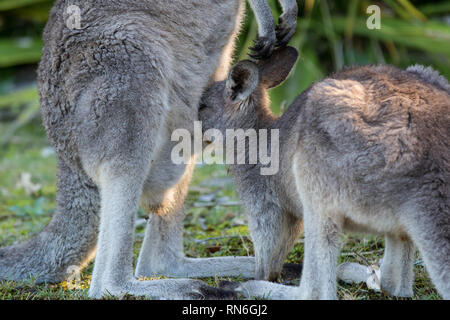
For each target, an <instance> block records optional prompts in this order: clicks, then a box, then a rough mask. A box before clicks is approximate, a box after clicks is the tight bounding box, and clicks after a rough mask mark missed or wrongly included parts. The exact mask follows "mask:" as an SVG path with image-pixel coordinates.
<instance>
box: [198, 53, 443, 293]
mask: <svg viewBox="0 0 450 320" xmlns="http://www.w3.org/2000/svg"><path fill="white" fill-rule="evenodd" d="M296 59H297V51H296V50H295V49H294V48H291V47H287V48H284V49H283V48H282V49H279V50H277V51H276V52H274V54H273V55H272V56H271V58H269V59H268V60H262V61H260V62H259V63H258V64H255V63H253V62H251V61H243V62H240V63H238V64H237V65H236V66H234V67H233V68H232V70H231V71H230V73H229V77H228V79H227V80H226V81H221V82H216V83H214V84H213V85H211V86H210V88H209V89H208V90H207V91H206V92H205V94H204V96H203V98H202V102H201V105H200V111H199V117H200V119H201V120H203V129H204V130H208V129H210V128H217V129H219V130H225V128H230V129H237V128H242V129H250V128H254V129H279V136H280V141H279V148H280V149H279V154H280V170H279V172H278V173H277V174H275V175H272V176H262V175H260V167H261V165H249V164H244V165H242V164H241V165H230V171H231V173H232V174H233V176H234V178H235V181H236V185H237V189H238V192H239V194H240V197H241V199H242V201H243V203H244V205H245V207H246V211H247V212H248V215H249V226H250V233H251V237H252V239H253V241H254V245H255V256H256V269H257V271H256V274H257V277H258V278H260V279H275V278H276V277H277V276H278V274H279V272H280V270H281V265H282V262H283V260H284V259H285V257H286V254H287V253H288V252H289V250H290V249H291V248H292V246H293V243H294V241H295V239H297V237H298V235H299V232H300V231H301V225H302V219H303V223H304V232H305V256H304V261H303V273H302V277H301V283H300V286H299V287H289V286H283V285H280V284H275V283H270V282H266V281H258V280H253V281H248V282H244V283H242V284H240V285H239V286H238V287H237V288H236V287H235V289H236V290H237V291H239V292H242V293H243V294H244V295H246V296H248V297H252V296H263V295H264V296H265V297H269V298H274V299H336V298H337V294H336V281H337V280H336V278H337V276H338V275H339V277H341V278H345V279H347V280H355V281H361V280H363V279H361V276H360V275H361V272H360V271H361V270H360V269H361V268H362V266H361V268H357V267H356V268H355V266H354V265H348V264H343V265H341V266H340V269H339V270H338V269H337V258H338V252H339V248H340V233H341V232H343V231H351V232H362V233H373V234H378V235H383V236H385V239H386V248H385V255H384V258H383V262H382V265H381V287H382V290H384V291H385V292H387V293H388V294H391V295H394V296H412V295H413V281H414V273H413V259H414V253H415V247H414V245H416V246H417V248H418V249H419V251H420V253H421V255H422V257H423V260H424V264H425V266H426V269H427V271H428V273H429V274H430V276H431V279H432V281H433V283H434V285H435V286H436V288H437V290H438V292H439V293H440V294H441V295H442V297H444V298H445V299H450V194H449V193H450V192H449V184H450V86H449V83H448V81H447V80H446V79H445V78H444V77H442V76H439V74H438V73H437V72H436V71H434V70H433V69H431V68H424V67H422V66H414V67H410V68H408V70H406V71H404V70H399V69H397V68H395V67H393V66H388V65H380V66H364V67H355V68H349V69H346V70H343V71H341V72H339V73H337V74H335V75H332V76H330V77H328V78H326V79H324V80H322V81H320V82H317V83H315V84H313V85H312V86H311V87H309V88H308V89H307V90H305V91H304V92H303V93H302V94H300V95H299V96H298V97H297V98H296V99H295V101H294V102H293V103H292V105H291V106H290V107H289V108H288V110H287V111H286V112H285V113H284V114H283V115H282V116H281V117H276V116H274V115H273V114H272V112H271V111H270V108H269V99H268V95H267V89H269V88H272V87H274V86H276V85H278V84H279V83H281V82H282V81H283V80H284V79H285V78H286V77H287V76H288V74H289V72H290V70H291V68H292V66H293V65H294V64H295V62H296ZM225 138H226V137H225ZM211 140H212V141H213V140H214V139H212V138H211ZM270 146H271V143H270V141H269V142H268V146H267V148H270ZM235 152H236V151H235ZM357 266H358V265H357ZM366 277H368V276H367V275H366Z"/></svg>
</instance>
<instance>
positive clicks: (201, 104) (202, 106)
mask: <svg viewBox="0 0 450 320" xmlns="http://www.w3.org/2000/svg"><path fill="white" fill-rule="evenodd" d="M206 108H208V106H207V105H206V104H204V103H202V102H200V107H199V108H198V109H199V110H202V109H206Z"/></svg>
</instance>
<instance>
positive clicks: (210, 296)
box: [188, 281, 237, 300]
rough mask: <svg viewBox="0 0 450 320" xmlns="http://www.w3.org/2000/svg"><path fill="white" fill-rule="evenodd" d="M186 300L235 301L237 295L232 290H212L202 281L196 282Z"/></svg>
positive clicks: (212, 288)
mask: <svg viewBox="0 0 450 320" xmlns="http://www.w3.org/2000/svg"><path fill="white" fill-rule="evenodd" d="M188 298H189V299H194V300H235V299H237V294H236V293H235V292H234V291H232V290H227V289H224V288H220V287H219V288H214V287H211V286H208V285H207V284H205V283H203V282H202V281H198V282H196V284H195V287H194V288H193V289H192V290H191V293H190V294H189V297H188Z"/></svg>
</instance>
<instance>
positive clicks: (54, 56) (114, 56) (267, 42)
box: [0, 0, 297, 299]
mask: <svg viewBox="0 0 450 320" xmlns="http://www.w3.org/2000/svg"><path fill="white" fill-rule="evenodd" d="M249 2H250V4H251V6H252V8H253V9H254V11H255V16H256V18H257V20H258V22H259V40H258V41H257V42H256V45H255V48H254V55H255V56H257V57H264V56H268V55H270V53H271V52H272V50H273V48H274V47H275V46H277V45H284V44H286V43H287V41H289V38H290V37H291V36H292V34H293V33H294V32H295V27H296V16H297V5H296V3H295V1H294V0H280V2H281V4H282V6H283V8H284V9H285V11H284V13H283V15H282V16H281V17H280V18H281V20H280V24H279V25H278V26H277V28H276V29H275V28H274V22H273V18H272V16H271V14H270V10H269V7H268V5H267V3H266V2H265V0H249ZM69 5H76V6H78V7H79V8H80V10H81V29H71V28H69V27H68V26H67V25H66V22H67V20H68V19H69V18H70V16H69V15H70V13H68V12H67V8H68V6H69ZM244 7H245V1H243V0H182V1H181V0H178V1H167V0H151V1H150V0H140V1H136V0H120V1H119V0H115V1H114V0H90V1H87V0H84V1H83V0H71V1H64V0H57V1H55V4H54V7H53V8H52V10H51V13H50V18H49V21H48V23H47V26H46V28H45V31H44V36H43V37H44V43H45V45H44V49H43V57H42V60H41V63H40V66H39V72H38V85H39V94H40V98H41V111H42V117H43V123H44V125H45V128H46V131H47V135H48V138H49V140H50V142H51V144H52V145H53V146H54V148H55V149H56V152H57V155H58V159H59V168H58V196H57V208H56V211H55V214H54V216H53V218H52V220H51V222H50V223H49V224H48V225H47V226H46V227H45V229H44V230H43V231H42V232H41V233H39V234H38V235H36V236H35V237H33V238H31V239H29V240H27V241H25V242H23V243H20V244H16V245H12V246H9V247H4V248H1V249H0V278H1V279H10V280H16V281H21V280H27V279H29V278H30V277H34V278H35V280H36V282H58V281H62V280H64V279H66V278H67V277H68V276H70V274H68V273H67V272H68V271H69V270H72V271H73V270H74V268H73V266H75V267H80V268H82V267H84V266H85V265H86V264H87V263H88V262H89V261H90V260H91V259H92V258H93V257H94V256H95V255H96V257H95V266H94V271H93V276H92V282H91V286H90V290H89V296H90V297H95V298H99V297H101V296H102V295H103V294H104V293H106V292H108V293H109V294H113V295H117V296H121V295H123V294H126V293H128V294H134V295H140V296H142V295H145V296H152V297H155V298H162V299H179V298H202V297H213V298H214V297H216V298H217V297H223V296H222V295H221V294H222V292H221V290H213V288H210V287H208V286H206V285H205V284H204V283H203V282H201V281H197V280H189V279H166V280H157V281H138V280H137V279H136V278H135V277H134V276H133V270H132V268H133V266H132V248H133V241H134V223H135V215H136V212H137V208H138V204H139V202H140V203H141V205H142V207H143V208H144V209H146V210H147V211H148V212H149V213H153V215H152V216H151V219H150V222H149V224H148V226H147V230H146V234H145V239H144V242H143V246H142V249H141V252H140V255H139V259H138V262H137V267H136V271H135V275H136V277H138V276H149V277H151V276H153V275H166V276H175V277H204V276H213V275H230V276H233V275H239V274H244V275H246V276H248V277H251V276H253V274H254V259H253V258H251V257H222V258H210V259H190V258H186V257H185V256H184V254H183V242H182V234H183V223H182V222H183V217H184V213H183V203H184V200H185V196H186V193H187V186H188V183H189V180H190V177H191V173H192V170H193V167H192V166H191V165H174V164H172V162H171V161H170V150H171V148H172V145H173V143H172V142H171V141H170V134H171V132H172V131H173V130H174V129H177V128H186V129H188V130H192V127H193V121H194V120H196V119H197V109H198V103H199V100H200V97H201V94H202V91H203V90H204V88H206V86H207V85H208V84H209V83H211V82H212V81H214V80H219V79H224V78H225V77H226V74H227V72H228V69H229V64H230V59H231V55H232V52H233V46H234V39H235V37H236V35H237V33H238V31H239V27H240V24H241V20H242V17H243V14H244Z"/></svg>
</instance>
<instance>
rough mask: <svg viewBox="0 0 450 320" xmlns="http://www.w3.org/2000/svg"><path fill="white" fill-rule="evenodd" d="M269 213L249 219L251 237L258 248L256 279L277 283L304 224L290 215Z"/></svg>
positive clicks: (264, 212) (253, 215)
mask: <svg viewBox="0 0 450 320" xmlns="http://www.w3.org/2000/svg"><path fill="white" fill-rule="evenodd" d="M266 209H267V210H261V211H260V212H257V213H256V214H252V215H251V216H249V227H250V234H251V237H252V240H253V246H254V248H255V259H256V262H255V263H256V265H255V268H256V271H255V279H258V280H269V281H276V280H278V278H279V276H280V273H281V271H282V268H283V262H284V260H285V259H286V256H287V254H288V253H289V251H290V250H291V249H292V247H293V245H294V243H295V240H297V238H298V236H299V234H300V232H301V230H302V227H303V223H302V220H301V219H299V218H297V217H295V216H293V215H291V214H289V213H287V212H282V211H281V210H273V209H272V208H266ZM291 269H292V268H291ZM286 271H288V270H287V268H286ZM290 273H292V272H290Z"/></svg>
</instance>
